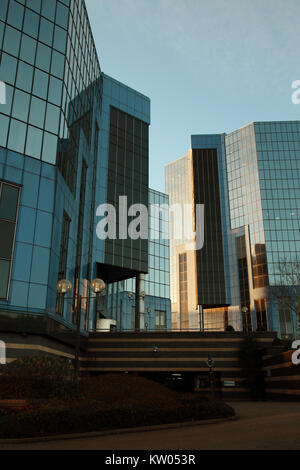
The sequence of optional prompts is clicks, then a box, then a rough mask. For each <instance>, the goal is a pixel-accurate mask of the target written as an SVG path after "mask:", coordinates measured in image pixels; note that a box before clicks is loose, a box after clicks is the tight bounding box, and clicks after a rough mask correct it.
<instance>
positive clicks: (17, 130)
mask: <svg viewBox="0 0 300 470" xmlns="http://www.w3.org/2000/svg"><path fill="white" fill-rule="evenodd" d="M25 133H26V125H25V124H23V123H22V122H19V121H15V120H14V119H12V120H11V124H10V130H9V139H8V148H9V149H10V150H15V151H16V152H19V153H24V145H25Z"/></svg>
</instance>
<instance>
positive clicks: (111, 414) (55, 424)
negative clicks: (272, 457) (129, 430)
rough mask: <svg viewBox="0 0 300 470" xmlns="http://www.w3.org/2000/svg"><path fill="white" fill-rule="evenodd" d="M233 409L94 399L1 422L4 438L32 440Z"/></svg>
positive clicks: (230, 412)
mask: <svg viewBox="0 0 300 470" xmlns="http://www.w3.org/2000/svg"><path fill="white" fill-rule="evenodd" d="M233 415H234V410H233V409H232V408H231V407H229V406H228V405H226V404H224V403H216V402H207V403H206V405H205V406H203V403H202V405H200V404H196V403H193V404H190V405H188V406H184V405H181V406H179V407H177V408H176V409H175V410H174V409H170V408H165V409H159V408H153V409H152V410H149V409H148V410H146V411H145V409H143V408H139V407H134V406H132V405H129V404H127V405H125V404H123V405H121V406H110V405H108V404H107V403H101V402H97V401H93V400H89V401H88V402H87V401H85V402H81V403H77V404H74V405H72V406H70V405H69V406H50V407H47V408H44V409H40V410H31V411H29V412H26V413H22V414H18V415H13V416H12V417H11V418H10V419H9V420H8V421H6V422H4V423H2V426H1V428H0V437H1V438H12V437H33V436H42V435H47V434H63V433H70V432H72V433H79V432H89V431H101V430H109V429H117V428H126V427H138V426H147V425H155V424H169V423H175V422H184V421H190V420H197V419H204V418H217V417H230V416H233Z"/></svg>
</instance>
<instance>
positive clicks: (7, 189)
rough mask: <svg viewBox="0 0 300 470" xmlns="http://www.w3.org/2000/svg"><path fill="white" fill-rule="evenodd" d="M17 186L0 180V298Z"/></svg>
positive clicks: (5, 288) (5, 291)
mask: <svg viewBox="0 0 300 470" xmlns="http://www.w3.org/2000/svg"><path fill="white" fill-rule="evenodd" d="M18 200H19V188H18V187H17V186H14V185H10V184H8V183H4V182H3V181H0V299H6V298H7V295H8V284H9V275H10V268H11V262H12V256H13V245H14V238H15V230H16V221H17V207H18Z"/></svg>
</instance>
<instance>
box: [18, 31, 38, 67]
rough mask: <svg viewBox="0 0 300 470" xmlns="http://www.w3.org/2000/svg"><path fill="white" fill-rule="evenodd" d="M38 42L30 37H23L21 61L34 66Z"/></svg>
mask: <svg viewBox="0 0 300 470" xmlns="http://www.w3.org/2000/svg"><path fill="white" fill-rule="evenodd" d="M35 50H36V40H35V39H32V38H30V37H29V36H25V35H24V34H23V36H22V44H21V52H20V59H22V60H25V61H26V62H29V63H30V64H33V62H34V58H35Z"/></svg>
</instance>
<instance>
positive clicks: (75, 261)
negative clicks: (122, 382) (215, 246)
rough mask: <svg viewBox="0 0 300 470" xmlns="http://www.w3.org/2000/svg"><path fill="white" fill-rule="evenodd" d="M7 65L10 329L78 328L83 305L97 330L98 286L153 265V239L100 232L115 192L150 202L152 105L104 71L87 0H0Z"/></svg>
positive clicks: (4, 286) (1, 259)
mask: <svg viewBox="0 0 300 470" xmlns="http://www.w3.org/2000/svg"><path fill="white" fill-rule="evenodd" d="M0 61H1V62H0V80H1V81H3V82H4V83H5V88H6V104H0V128H1V131H0V195H1V199H0V223H1V224H2V226H3V227H5V229H3V230H1V232H0V237H1V243H0V245H1V246H2V247H3V249H2V252H1V254H0V265H1V274H0V294H1V295H0V297H1V298H0V311H1V324H0V328H1V327H2V326H3V325H4V324H5V327H6V328H8V327H9V328H12V329H13V328H14V327H13V325H12V318H18V319H20V321H22V322H23V323H22V324H24V325H25V323H26V325H28V326H26V329H28V331H31V330H32V329H35V330H36V331H40V332H41V333H45V332H46V331H48V330H49V329H50V330H51V332H52V331H54V330H55V331H56V330H57V331H59V332H60V331H66V332H68V331H69V330H73V329H74V328H75V324H74V323H75V322H76V321H77V320H76V315H74V314H75V312H76V311H78V309H79V305H80V306H81V319H82V323H81V326H82V331H84V330H89V329H90V328H92V327H93V326H94V323H95V315H96V311H95V297H94V294H93V293H92V292H91V291H90V288H89V284H90V281H91V280H92V279H94V278H95V277H102V276H103V279H104V281H105V282H106V283H107V284H109V283H111V282H116V281H118V280H120V277H119V273H121V279H128V278H130V277H133V276H135V275H138V274H140V273H146V272H147V270H148V245H147V244H145V243H144V241H140V240H138V241H137V246H135V245H134V246H133V245H132V246H130V248H128V249H127V246H126V247H125V246H123V245H122V244H121V245H120V244H118V243H115V244H114V245H113V247H112V249H111V245H110V243H109V242H107V245H106V242H105V241H104V240H100V239H99V238H97V236H96V226H97V223H98V221H99V219H98V218H97V212H96V211H97V208H98V206H99V205H100V204H102V203H106V202H108V199H109V200H110V201H112V198H111V196H112V193H113V194H114V196H116V195H118V194H119V193H123V194H125V195H126V196H127V197H128V199H129V201H130V202H134V201H136V202H141V201H143V202H144V203H145V204H146V205H147V204H148V153H149V150H148V127H149V125H150V100H149V98H147V97H145V96H144V95H142V94H140V93H138V92H137V91H135V90H133V89H131V88H129V87H127V86H125V85H123V84H121V83H119V82H118V81H116V80H114V79H112V78H110V77H108V76H106V75H104V74H103V73H102V71H101V69H100V65H99V60H98V56H97V52H96V48H95V45H94V40H93V35H92V32H91V28H90V24H89V19H88V15H87V11H86V7H85V3H84V0H1V2H0ZM116 116H117V122H118V125H117V126H115V125H114V124H115V117H116ZM124 119H125V128H124V126H123V124H122V123H123V120H124ZM119 124H120V125H119ZM130 126H131V127H130ZM115 129H116V133H115ZM124 132H125V138H124ZM114 139H117V142H116V145H115V141H114ZM114 146H115V147H114ZM124 155H125V156H126V158H125V163H124V164H123V165H122V164H121V162H122V158H123V156H124ZM114 163H115V164H114ZM121 180H122V182H121ZM16 201H17V202H16ZM14 204H15V205H14ZM5 206H7V207H6V209H5V208H4V207H5ZM8 208H10V210H11V213H13V211H14V210H15V212H14V218H12V215H11V216H9V214H8V212H7V211H8ZM8 216H9V217H11V218H9V217H8ZM125 241H126V240H125ZM122 242H123V241H122ZM4 248H5V249H4ZM120 250H121V251H120ZM109 272H112V273H113V274H112V278H110V277H109V275H108V273H109ZM63 278H66V279H68V280H70V281H71V283H72V286H73V288H72V291H71V292H70V293H69V294H68V295H67V296H65V298H64V301H63V302H62V298H60V297H58V295H57V290H56V284H57V281H58V280H59V279H63ZM79 295H81V296H82V302H81V304H79V303H78V296H79ZM12 313H13V314H14V315H17V317H13V316H12ZM45 319H46V320H45ZM14 321H16V320H14ZM24 321H25V323H24ZM15 324H16V323H15ZM9 325H10V326H9ZM34 325H36V326H34ZM51 334H52V333H51Z"/></svg>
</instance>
